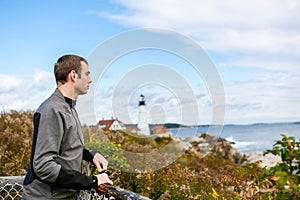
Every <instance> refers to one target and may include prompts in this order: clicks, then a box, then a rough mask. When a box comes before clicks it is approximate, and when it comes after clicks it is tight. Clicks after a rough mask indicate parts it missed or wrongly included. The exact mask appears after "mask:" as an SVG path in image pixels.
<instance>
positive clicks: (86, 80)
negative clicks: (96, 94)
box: [75, 62, 92, 95]
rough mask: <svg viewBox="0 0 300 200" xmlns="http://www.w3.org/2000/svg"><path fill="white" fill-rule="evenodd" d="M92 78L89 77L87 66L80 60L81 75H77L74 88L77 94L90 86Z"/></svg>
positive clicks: (85, 91)
mask: <svg viewBox="0 0 300 200" xmlns="http://www.w3.org/2000/svg"><path fill="white" fill-rule="evenodd" d="M91 82H92V79H91V77H90V71H89V66H88V65H87V64H86V63H85V62H81V76H79V74H78V76H77V80H76V83H75V90H76V92H77V94H78V95H82V94H86V93H87V92H88V89H89V87H90V83H91Z"/></svg>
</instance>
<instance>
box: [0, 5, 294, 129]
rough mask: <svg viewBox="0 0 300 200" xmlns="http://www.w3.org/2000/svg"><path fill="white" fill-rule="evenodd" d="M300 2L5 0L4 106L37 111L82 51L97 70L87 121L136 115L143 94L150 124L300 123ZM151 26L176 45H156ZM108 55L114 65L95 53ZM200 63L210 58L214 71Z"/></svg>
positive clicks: (1, 38) (82, 102) (0, 60)
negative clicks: (63, 61)
mask: <svg viewBox="0 0 300 200" xmlns="http://www.w3.org/2000/svg"><path fill="white" fill-rule="evenodd" d="M299 9H300V2H299V1H298V0H263V1H258V0H252V1H238V0H228V1H217V0H210V1H208V0H185V1H182V0H149V1H147V0H145V1H138V0H115V1H113V0H111V1H109V0H107V1H104V0H43V1H40V0H27V1H21V0H0V10H1V12H0V27H1V29H0V30H1V34H0V44H1V46H0V69H1V71H0V80H1V82H0V109H1V110H2V111H9V110H12V109H13V110H35V109H37V108H38V106H39V105H40V104H41V103H42V102H43V101H44V100H45V99H46V98H47V97H48V96H49V95H50V94H51V93H52V92H53V91H54V90H55V88H56V84H55V78H54V75H53V65H54V63H55V62H56V61H57V59H58V58H59V57H60V56H62V55H64V54H77V55H80V56H82V57H85V58H87V60H88V61H89V62H90V70H91V74H95V76H93V83H92V85H93V88H92V90H91V91H89V92H90V93H91V94H92V97H93V98H92V102H88V101H86V99H85V97H81V96H80V97H79V99H78V104H77V107H78V110H79V114H80V116H81V117H80V118H81V121H82V123H88V124H95V123H96V121H97V120H99V119H102V118H105V119H107V118H111V117H115V118H118V119H119V120H121V121H123V122H125V123H137V121H138V106H137V105H138V99H139V95H140V94H142V93H143V94H144V95H145V98H146V106H147V112H148V115H149V122H150V123H164V122H178V123H184V124H209V123H214V122H215V121H214V119H215V118H218V117H219V118H218V120H219V121H222V122H223V123H225V124H250V123H273V122H295V121H300V120H299V119H300V105H299V100H300V89H299V85H300V24H299V21H300V13H299V12H298V11H299ZM135 30H144V32H143V33H142V34H141V35H138V36H137V37H135V36H131V35H130V34H132V33H135V32H134V31H135ZM148 33H151V34H152V33H153V34H154V35H155V34H157V37H158V38H160V42H161V43H159V44H158V43H157V45H158V46H159V45H160V44H165V43H166V45H167V46H166V47H167V48H166V49H163V48H161V47H156V46H155V45H154V47H155V48H147V46H145V45H144V43H147V44H148V43H149V44H150V45H151V42H155V41H156V39H154V40H153V41H152V40H148V39H147V38H148V37H147V34H148ZM123 36H124V38H125V40H124V39H123V40H119V39H122V37H123ZM127 37H129V39H128V40H126V38H127ZM179 39H180V40H179ZM181 39H182V40H181ZM182 41H184V42H182ZM113 42H115V43H113ZM116 42H118V43H116ZM138 42H141V44H140V43H138ZM164 42H165V43H164ZM131 44H136V45H141V46H138V48H136V49H134V47H131V46H130V45H131ZM177 44H179V46H180V47H182V49H180V48H177V47H176V48H177V50H178V52H180V53H179V54H178V53H176V51H175V53H174V49H173V48H174V46H172V45H175V46H176V45H177ZM193 44H197V45H196V46H193ZM105 45H106V46H105ZM114 45H115V46H114ZM103 47H105V48H106V49H107V52H106V50H103V49H102V51H98V52H100V53H101V55H100V54H99V53H98V54H97V53H95V52H97V50H98V49H101V48H103ZM194 47H195V48H196V49H197V50H195V49H194ZM123 50H124V53H123V54H117V52H119V51H120V52H121V51H123ZM198 50H199V51H198ZM195 52H197V53H199V54H201V56H202V57H201V56H199V58H196V57H193V58H192V59H186V58H187V57H188V56H189V55H192V54H195ZM109 53H110V54H114V53H116V55H115V57H114V58H113V60H112V62H110V63H109V64H108V65H107V66H106V68H103V67H101V66H100V65H101V64H100V65H97V62H94V61H93V58H94V57H97V56H98V58H99V59H100V58H103V60H105V56H107V57H108V56H109V55H110V54H109ZM180 54H181V55H180ZM93 55H94V57H93ZM184 55H186V56H187V57H185V56H184ZM189 58H191V57H189ZM199 60H200V61H199ZM193 61H195V62H199V63H201V62H204V61H207V62H209V61H210V62H211V64H212V66H210V68H209V70H210V72H212V71H213V75H214V76H213V77H210V76H209V75H208V74H207V73H206V72H205V70H206V69H208V68H206V67H207V66H204V65H203V66H202V64H203V63H202V64H199V65H194V64H193ZM100 62H101V61H100ZM101 63H104V61H103V62H101ZM197 69H200V70H197ZM202 70H203V71H202ZM216 83H218V88H217V89H216V87H215V86H214V84H216ZM216 90H217V91H218V92H217V93H218V94H216V93H215V91H216ZM220 91H221V93H219V92H220ZM220 95H221V96H222V97H220V98H219V96H220ZM88 107H90V108H91V109H92V111H93V113H94V114H93V115H94V116H95V119H94V118H93V117H91V116H90V114H91V113H88V112H86V111H85V109H86V110H89V109H88ZM219 107H222V109H221V111H218V108H219ZM223 110H224V112H223Z"/></svg>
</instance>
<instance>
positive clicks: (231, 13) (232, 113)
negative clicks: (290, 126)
mask: <svg viewBox="0 0 300 200" xmlns="http://www.w3.org/2000/svg"><path fill="white" fill-rule="evenodd" d="M114 2H115V3H116V4H118V5H121V6H122V7H123V9H118V10H114V11H113V12H110V11H101V12H95V11H93V12H90V13H92V14H97V15H98V16H102V17H105V18H108V19H110V20H112V21H115V22H117V23H120V24H122V25H125V26H130V27H160V28H167V29H172V30H175V31H178V32H179V33H183V34H185V35H187V36H190V37H191V38H193V39H194V40H196V41H197V42H198V43H199V44H200V45H201V46H203V47H204V48H205V49H206V50H208V51H209V52H210V53H211V54H212V55H214V53H216V54H217V56H216V58H217V59H218V62H219V63H220V64H219V66H220V67H222V70H224V71H225V70H226V68H227V67H231V70H232V68H236V69H237V70H242V71H240V72H239V73H238V74H239V77H235V79H234V80H236V81H235V82H234V83H233V81H232V79H231V78H230V75H229V76H226V77H225V78H226V79H225V80H224V84H225V85H224V87H225V95H226V121H225V122H226V123H251V122H273V121H274V122H276V121H296V120H299V118H300V106H299V103H298V101H299V99H300V90H299V89H298V88H299V87H298V86H299V84H300V78H299V77H300V76H299V74H300V64H299V58H300V24H299V23H298V21H300V12H299V10H300V2H299V1H297V0H265V1H258V0H253V1H239V0H229V1H218V0H210V1H208V0H186V1H182V0H149V1H143V2H142V3H141V2H140V1H138V0H117V1H114ZM218 56H220V57H218ZM212 58H213V59H214V57H212ZM222 58H225V59H223V60H222ZM243 67H244V68H251V67H254V69H255V72H253V74H254V75H253V76H255V77H251V79H250V80H251V81H249V79H246V78H245V77H249V76H247V74H243V73H247V70H245V71H243ZM227 72H229V71H227ZM243 75H244V76H243ZM221 78H222V79H223V78H224V77H221ZM197 94H202V93H201V92H200V91H198V92H197ZM199 97H200V96H199ZM201 97H202V98H198V99H197V100H198V104H199V105H200V108H201V109H202V110H201V111H203V112H202V113H206V114H207V113H211V110H210V109H212V108H211V107H209V106H211V105H210V103H211V99H210V96H209V95H207V94H205V95H204V96H203V94H202V95H201ZM150 101H151V99H150ZM165 101H166V102H167V100H166V99H165ZM158 110H159V109H158ZM164 113H166V111H165V109H164ZM173 114H175V113H173ZM204 115H205V114H204ZM200 116H201V117H202V118H205V117H203V115H200ZM173 119H174V120H175V118H173ZM205 120H207V119H203V121H205Z"/></svg>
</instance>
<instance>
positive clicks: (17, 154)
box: [0, 110, 33, 176]
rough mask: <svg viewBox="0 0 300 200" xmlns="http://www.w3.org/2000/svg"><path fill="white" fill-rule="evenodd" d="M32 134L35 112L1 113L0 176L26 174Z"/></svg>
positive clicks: (13, 111)
mask: <svg viewBox="0 0 300 200" xmlns="http://www.w3.org/2000/svg"><path fill="white" fill-rule="evenodd" d="M32 133H33V112H30V111H26V112H25V111H24V112H18V111H15V110H12V111H10V112H4V111H3V112H1V113H0V161H1V162H0V176H7V175H9V176H14V175H24V174H25V173H26V170H27V168H28V166H29V159H30V149H31V137H32Z"/></svg>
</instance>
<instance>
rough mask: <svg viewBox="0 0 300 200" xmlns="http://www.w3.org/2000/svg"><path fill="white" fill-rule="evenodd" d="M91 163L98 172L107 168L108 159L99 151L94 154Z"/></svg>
mask: <svg viewBox="0 0 300 200" xmlns="http://www.w3.org/2000/svg"><path fill="white" fill-rule="evenodd" d="M93 163H94V164H95V165H96V167H97V169H98V171H99V172H105V171H106V170H107V165H108V161H107V160H106V159H105V158H104V157H103V156H102V155H101V154H100V153H96V154H95V156H94V158H93Z"/></svg>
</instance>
